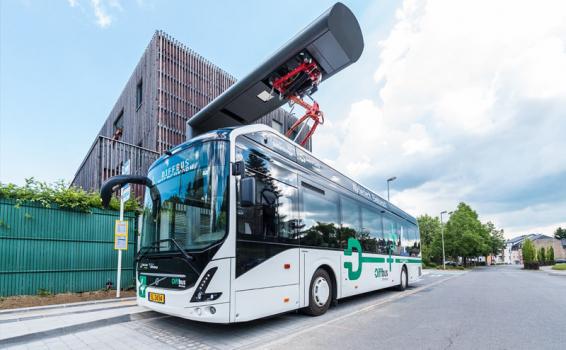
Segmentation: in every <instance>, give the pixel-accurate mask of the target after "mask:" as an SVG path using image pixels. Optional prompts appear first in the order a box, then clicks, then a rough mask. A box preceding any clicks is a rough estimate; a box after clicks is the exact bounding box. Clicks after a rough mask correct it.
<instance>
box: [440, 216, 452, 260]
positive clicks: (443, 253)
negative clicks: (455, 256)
mask: <svg viewBox="0 0 566 350" xmlns="http://www.w3.org/2000/svg"><path fill="white" fill-rule="evenodd" d="M442 214H447V211H446V210H443V211H441V212H440V233H441V235H442V268H443V269H444V270H446V253H445V252H444V224H443V223H442ZM451 214H452V212H449V213H448V215H451Z"/></svg>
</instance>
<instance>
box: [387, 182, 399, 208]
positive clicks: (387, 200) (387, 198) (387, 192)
mask: <svg viewBox="0 0 566 350" xmlns="http://www.w3.org/2000/svg"><path fill="white" fill-rule="evenodd" d="M396 179H397V176H393V177H390V178H389V179H387V201H388V202H389V183H390V182H391V181H394V180H396Z"/></svg>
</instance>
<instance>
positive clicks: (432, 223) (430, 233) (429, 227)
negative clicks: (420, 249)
mask: <svg viewBox="0 0 566 350" xmlns="http://www.w3.org/2000/svg"><path fill="white" fill-rule="evenodd" d="M417 221H418V223H419V232H420V233H421V244H423V245H428V246H430V245H431V244H432V241H433V240H434V238H435V236H437V235H439V234H440V220H439V219H438V217H434V218H433V217H432V216H430V215H426V214H425V215H421V216H419V217H418V218H417Z"/></svg>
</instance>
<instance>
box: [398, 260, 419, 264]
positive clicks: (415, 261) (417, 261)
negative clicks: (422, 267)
mask: <svg viewBox="0 0 566 350" xmlns="http://www.w3.org/2000/svg"><path fill="white" fill-rule="evenodd" d="M395 262H396V263H406V264H420V263H421V259H395Z"/></svg>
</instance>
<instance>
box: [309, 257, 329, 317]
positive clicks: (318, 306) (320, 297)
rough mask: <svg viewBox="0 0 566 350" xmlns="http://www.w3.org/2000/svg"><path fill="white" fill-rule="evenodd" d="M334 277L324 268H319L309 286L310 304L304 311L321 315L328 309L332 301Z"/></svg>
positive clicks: (312, 314)
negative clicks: (331, 277)
mask: <svg viewBox="0 0 566 350" xmlns="http://www.w3.org/2000/svg"><path fill="white" fill-rule="evenodd" d="M332 293H333V291H332V279H330V276H329V275H328V272H326V270H324V269H321V268H319V269H317V270H316V271H315V273H314V275H313V276H312V279H311V284H310V288H309V306H307V307H306V308H305V309H304V312H305V313H306V314H307V315H310V316H320V315H322V314H324V313H325V312H326V310H328V308H329V307H330V303H331V302H332V295H333V294H332Z"/></svg>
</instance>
